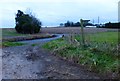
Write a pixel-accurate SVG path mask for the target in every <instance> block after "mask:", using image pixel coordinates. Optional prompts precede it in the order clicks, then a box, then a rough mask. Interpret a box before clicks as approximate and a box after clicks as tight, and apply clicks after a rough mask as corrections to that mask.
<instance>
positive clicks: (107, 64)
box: [43, 32, 120, 74]
mask: <svg viewBox="0 0 120 81" xmlns="http://www.w3.org/2000/svg"><path fill="white" fill-rule="evenodd" d="M75 39H77V40H79V42H81V39H80V35H76V36H75ZM85 39H86V47H85V48H84V49H83V48H82V46H81V44H80V45H78V46H76V45H74V44H69V43H67V41H66V40H65V39H64V38H61V39H57V40H54V41H51V42H48V43H46V44H45V45H44V46H43V48H45V49H48V50H52V51H53V53H54V54H57V55H60V56H62V57H64V58H66V59H68V60H71V61H74V62H75V63H79V64H82V65H85V66H88V67H89V70H90V71H94V72H98V73H116V74H119V71H120V65H119V63H120V55H119V47H120V46H119V45H118V32H104V33H98V34H91V35H86V38H85ZM88 39H89V40H88Z"/></svg>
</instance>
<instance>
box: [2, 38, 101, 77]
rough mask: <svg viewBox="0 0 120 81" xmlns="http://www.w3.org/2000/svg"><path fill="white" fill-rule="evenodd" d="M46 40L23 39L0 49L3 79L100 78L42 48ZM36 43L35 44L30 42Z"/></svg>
mask: <svg viewBox="0 0 120 81" xmlns="http://www.w3.org/2000/svg"><path fill="white" fill-rule="evenodd" d="M48 41H50V40H46V41H38V40H36V41H34V42H31V41H28V42H27V41H25V43H26V42H27V43H28V44H26V45H24V46H16V47H6V48H3V51H2V78H3V79H100V76H98V75H97V74H95V73H91V72H89V71H87V70H86V69H84V68H82V67H79V66H76V65H73V64H71V63H70V62H67V61H65V60H62V59H60V58H59V57H56V56H54V55H53V54H51V53H50V52H48V51H46V50H44V49H42V47H41V46H42V45H43V44H44V43H45V42H48ZM33 43H36V44H37V46H32V45H31V44H33Z"/></svg>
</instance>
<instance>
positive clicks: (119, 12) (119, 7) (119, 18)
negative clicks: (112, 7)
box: [118, 1, 120, 22]
mask: <svg viewBox="0 0 120 81" xmlns="http://www.w3.org/2000/svg"><path fill="white" fill-rule="evenodd" d="M118 22H120V1H119V2H118Z"/></svg>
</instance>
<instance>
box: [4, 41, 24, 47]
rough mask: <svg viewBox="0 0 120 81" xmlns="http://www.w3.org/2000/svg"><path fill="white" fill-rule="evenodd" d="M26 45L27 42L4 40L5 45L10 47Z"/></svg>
mask: <svg viewBox="0 0 120 81" xmlns="http://www.w3.org/2000/svg"><path fill="white" fill-rule="evenodd" d="M22 45H25V43H19V42H2V46H3V47H10V46H22Z"/></svg>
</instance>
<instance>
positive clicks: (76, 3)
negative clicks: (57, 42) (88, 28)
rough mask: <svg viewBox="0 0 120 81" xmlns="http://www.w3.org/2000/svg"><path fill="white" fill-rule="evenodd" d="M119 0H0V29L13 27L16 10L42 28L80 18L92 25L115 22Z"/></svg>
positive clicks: (75, 20)
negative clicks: (30, 13)
mask: <svg viewBox="0 0 120 81" xmlns="http://www.w3.org/2000/svg"><path fill="white" fill-rule="evenodd" d="M118 1H119V0H1V1H0V10H1V11H0V27H15V14H16V13H17V10H22V11H23V12H25V13H28V9H30V10H31V11H32V12H33V15H34V16H35V17H37V18H38V19H39V20H40V21H42V23H43V26H57V25H59V24H60V23H65V22H66V21H67V20H69V21H73V22H77V21H79V20H80V19H81V18H82V19H89V20H91V22H93V19H94V23H97V22H98V16H99V17H100V23H106V22H109V21H111V22H117V21H118Z"/></svg>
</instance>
